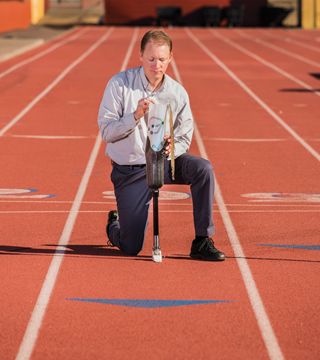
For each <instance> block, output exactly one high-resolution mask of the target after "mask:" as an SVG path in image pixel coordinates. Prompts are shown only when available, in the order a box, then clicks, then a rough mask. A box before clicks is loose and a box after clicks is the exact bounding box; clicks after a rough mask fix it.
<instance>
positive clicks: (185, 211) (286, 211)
mask: <svg viewBox="0 0 320 360" xmlns="http://www.w3.org/2000/svg"><path fill="white" fill-rule="evenodd" d="M165 205H170V204H165ZM179 206H181V204H179ZM225 206H227V205H225ZM110 210H112V209H110ZM110 210H109V211H110ZM107 211H108V210H79V211H78V213H103V214H105V213H106V212H107ZM150 212H152V210H150ZM159 212H161V213H179V212H183V213H192V212H193V210H159ZM213 212H214V213H219V212H220V210H213ZM228 212H229V213H272V214H273V213H302V212H305V213H314V212H315V213H316V212H320V210H317V209H310V210H298V209H296V210H228ZM47 213H51V214H56V213H69V210H30V211H28V210H16V211H15V210H12V211H10V210H8V211H0V214H47Z"/></svg>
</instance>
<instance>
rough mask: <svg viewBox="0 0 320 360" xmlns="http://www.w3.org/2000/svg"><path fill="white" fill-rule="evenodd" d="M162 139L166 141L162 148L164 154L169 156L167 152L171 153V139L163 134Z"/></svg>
mask: <svg viewBox="0 0 320 360" xmlns="http://www.w3.org/2000/svg"><path fill="white" fill-rule="evenodd" d="M163 140H167V142H168V146H166V147H165V148H164V150H165V151H164V153H165V154H166V156H169V154H170V153H171V139H170V136H169V135H165V136H164V138H163Z"/></svg>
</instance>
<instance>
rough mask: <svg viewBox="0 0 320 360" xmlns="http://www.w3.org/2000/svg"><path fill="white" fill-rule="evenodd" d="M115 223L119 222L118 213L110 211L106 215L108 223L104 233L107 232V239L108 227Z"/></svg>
mask: <svg viewBox="0 0 320 360" xmlns="http://www.w3.org/2000/svg"><path fill="white" fill-rule="evenodd" d="M115 221H119V216H118V211H117V210H111V211H110V212H109V215H108V223H107V226H106V232H107V235H108V237H109V226H110V225H111V224H112V223H113V222H115Z"/></svg>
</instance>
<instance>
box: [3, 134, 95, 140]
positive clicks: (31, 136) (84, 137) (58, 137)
mask: <svg viewBox="0 0 320 360" xmlns="http://www.w3.org/2000/svg"><path fill="white" fill-rule="evenodd" d="M4 137H14V138H26V139H45V140H61V139H67V140H70V139H95V138H96V137H95V136H71V135H70V136H68V135H66V136H62V135H60V136H59V135H4Z"/></svg>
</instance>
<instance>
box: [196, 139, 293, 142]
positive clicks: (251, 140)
mask: <svg viewBox="0 0 320 360" xmlns="http://www.w3.org/2000/svg"><path fill="white" fill-rule="evenodd" d="M202 140H210V141H212V140H215V141H236V142H237V141H240V142H274V141H289V140H291V139H232V138H203V139H202Z"/></svg>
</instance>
